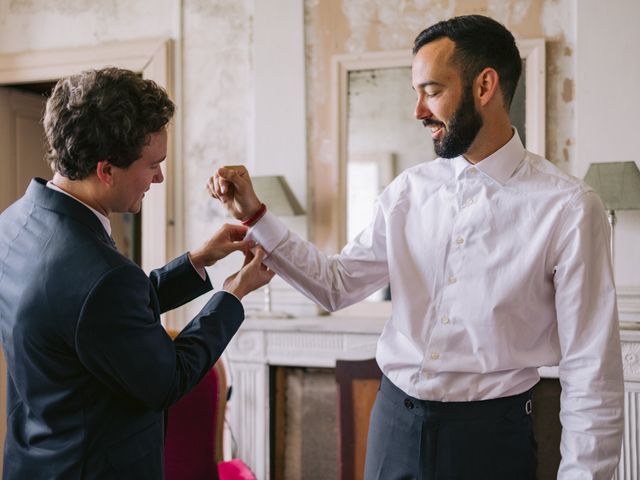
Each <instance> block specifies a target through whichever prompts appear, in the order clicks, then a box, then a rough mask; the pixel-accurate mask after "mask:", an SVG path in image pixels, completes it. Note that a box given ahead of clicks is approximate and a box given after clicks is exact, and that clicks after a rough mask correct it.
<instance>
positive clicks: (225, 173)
mask: <svg viewBox="0 0 640 480" xmlns="http://www.w3.org/2000/svg"><path fill="white" fill-rule="evenodd" d="M214 177H215V178H216V182H214V183H217V185H214V186H215V187H216V192H218V191H219V192H220V194H221V195H225V194H227V193H228V191H229V188H230V187H231V186H234V187H235V188H237V189H238V190H239V191H240V192H243V191H244V188H245V186H246V185H247V184H248V183H249V182H250V180H249V172H247V169H246V168H245V167H244V166H243V165H231V166H228V167H220V168H219V169H218V171H217V172H216V175H214Z"/></svg>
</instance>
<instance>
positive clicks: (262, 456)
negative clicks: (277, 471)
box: [228, 362, 270, 479]
mask: <svg viewBox="0 0 640 480" xmlns="http://www.w3.org/2000/svg"><path fill="white" fill-rule="evenodd" d="M232 367H233V368H232V373H233V395H232V397H231V399H230V401H229V404H228V405H229V409H230V424H231V431H232V432H233V435H234V436H235V438H236V440H237V442H238V452H237V456H238V457H239V458H242V459H243V460H244V461H245V462H246V463H247V465H250V466H251V468H252V470H253V471H254V472H255V474H256V476H257V478H264V479H267V478H269V417H270V415H269V374H268V371H269V369H268V365H267V364H265V363H248V362H234V363H233V365H232Z"/></svg>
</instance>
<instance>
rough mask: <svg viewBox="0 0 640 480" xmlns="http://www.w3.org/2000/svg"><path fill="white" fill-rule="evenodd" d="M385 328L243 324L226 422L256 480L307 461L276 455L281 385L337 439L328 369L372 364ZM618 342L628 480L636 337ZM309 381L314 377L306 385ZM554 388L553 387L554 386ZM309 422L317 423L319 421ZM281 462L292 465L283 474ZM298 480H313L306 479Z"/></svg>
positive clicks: (636, 462)
mask: <svg viewBox="0 0 640 480" xmlns="http://www.w3.org/2000/svg"><path fill="white" fill-rule="evenodd" d="M384 321H385V319H384V318H380V317H371V318H363V317H351V316H338V315H330V316H321V317H306V318H295V319H269V320H266V319H247V320H246V321H245V322H244V324H243V326H242V327H241V330H240V331H239V332H238V334H237V335H236V337H235V338H234V340H233V342H232V343H231V344H230V345H229V348H228V349H227V356H228V359H229V363H230V366H231V368H232V373H233V391H234V395H233V397H232V398H231V401H230V403H229V407H230V412H229V414H230V417H229V419H230V425H231V428H232V430H233V432H234V435H235V438H236V440H237V442H238V447H239V452H238V456H239V457H240V458H242V459H243V460H244V461H245V462H247V463H248V464H249V465H250V466H251V468H252V469H253V470H254V472H255V473H256V475H257V477H258V478H259V479H265V480H268V479H272V478H273V479H275V478H277V479H280V478H286V477H284V476H281V475H284V474H285V473H287V472H299V471H300V470H297V469H299V468H303V467H301V466H300V465H298V464H296V462H306V461H307V460H306V459H307V458H308V456H305V455H307V453H306V452H305V444H304V442H305V441H312V440H307V439H306V438H305V439H302V440H300V441H302V442H303V443H302V445H297V446H294V447H291V448H293V449H298V450H297V451H298V454H297V457H296V455H290V454H289V452H287V451H286V450H285V451H281V450H278V448H279V445H280V446H281V445H285V446H286V442H287V439H286V428H287V426H286V425H283V424H282V418H283V417H282V416H280V417H278V415H277V411H276V410H277V409H278V408H282V402H280V403H278V401H277V396H278V389H280V394H281V395H282V391H283V390H282V388H283V387H282V386H283V385H285V386H286V385H289V387H288V388H290V389H292V390H291V392H293V391H295V390H296V389H297V390H299V392H298V393H297V394H296V395H297V396H296V395H294V394H290V398H289V401H290V403H291V405H290V407H291V408H293V410H292V412H290V413H289V416H290V417H291V416H295V415H300V416H301V417H304V416H305V415H308V413H309V412H308V411H305V408H308V404H305V403H304V402H305V400H304V399H305V398H307V397H306V396H305V395H307V396H308V395H309V393H310V392H314V393H318V392H322V393H321V394H320V393H318V395H319V396H321V397H322V398H323V399H324V400H321V406H318V407H314V408H318V409H320V410H319V411H322V412H324V413H322V415H324V416H326V420H327V422H326V423H327V424H328V423H329V422H332V425H333V426H331V427H330V428H327V429H325V431H323V434H322V435H323V438H330V437H331V436H332V435H334V434H335V430H333V433H332V431H330V429H331V428H335V418H334V419H333V420H330V417H331V416H335V403H333V404H330V402H335V398H336V396H335V390H332V389H335V381H334V380H333V378H334V377H333V370H332V369H333V368H334V367H335V363H336V360H337V359H353V360H356V359H367V358H372V357H374V355H375V346H376V342H377V339H378V337H379V335H380V332H381V331H382V326H383V324H384ZM621 337H622V356H623V365H624V373H625V390H626V393H625V412H624V413H625V436H624V443H623V448H622V457H621V460H620V466H619V468H618V472H617V475H616V480H623V479H624V480H634V479H635V477H634V475H635V473H636V472H638V471H640V458H639V450H640V435H639V432H638V426H637V425H636V421H635V419H637V418H639V417H640V395H639V393H640V331H632V330H622V331H621ZM279 367H287V368H284V369H281V368H279ZM278 372H280V373H278ZM540 373H541V376H542V377H543V378H550V379H553V378H557V369H556V368H543V369H540ZM307 374H310V375H317V376H316V377H313V376H312V377H310V379H305V378H304V377H305V375H307ZM278 376H280V380H278ZM314 378H315V379H314ZM278 382H280V383H278ZM316 382H317V385H315V386H310V387H309V388H310V390H309V389H308V390H307V392H305V391H304V385H305V383H316ZM332 383H333V385H332ZM555 385H556V386H557V382H556V383H555ZM554 388H556V387H554V386H553V385H551V386H550V389H551V390H550V391H551V392H553V389H554ZM314 389H317V391H316V390H314ZM284 391H285V392H286V390H284ZM550 395H556V394H553V393H551V394H550ZM294 397H295V398H294ZM285 399H286V397H285ZM548 401H549V402H551V403H553V402H554V401H555V400H554V399H553V396H551V397H550V398H549V399H548ZM285 405H286V400H285ZM549 408H553V407H552V406H550V407H549ZM274 409H276V410H274ZM272 410H273V411H272ZM296 410H297V411H296ZM332 410H333V412H332ZM279 418H280V420H278V419H279ZM290 420H291V418H290ZM314 420H316V421H317V420H322V418H320V415H318V418H317V419H314ZM534 421H535V419H534ZM312 425H317V423H315V424H312ZM326 426H327V425H324V426H323V427H322V428H325V427H326ZM289 428H290V429H293V430H294V432H295V429H296V428H297V429H298V430H299V431H302V430H303V429H304V430H305V432H304V433H306V429H307V427H305V426H304V425H302V426H297V427H296V426H291V424H290V425H289ZM309 428H313V427H309ZM283 432H284V434H283ZM283 435H284V436H283ZM295 438H296V437H295V436H294V437H291V438H290V439H289V441H290V442H293V441H298V440H294V439H295ZM335 438H336V437H335V436H334V437H333V439H334V440H333V443H332V445H333V446H334V448H335V443H336V442H335ZM324 441H325V440H323V442H324ZM278 442H280V443H278ZM283 442H284V443H283ZM291 445H292V444H291ZM314 448H315V449H316V451H318V450H322V451H323V455H326V458H327V459H328V458H329V455H331V453H330V451H329V449H328V448H325V447H314ZM285 453H286V455H285ZM288 457H291V458H288ZM327 461H329V460H327ZM286 462H290V464H289V465H288V466H287V464H286ZM334 465H335V464H334ZM328 468H330V467H328ZM287 469H288V470H287ZM289 478H296V477H289ZM297 478H305V479H307V478H316V477H313V476H311V474H310V476H307V475H306V474H305V475H302V476H300V477H297ZM317 478H336V476H335V475H329V476H324V477H317Z"/></svg>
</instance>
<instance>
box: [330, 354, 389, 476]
mask: <svg viewBox="0 0 640 480" xmlns="http://www.w3.org/2000/svg"><path fill="white" fill-rule="evenodd" d="M381 378H382V372H381V371H380V368H379V367H378V364H377V363H376V361H375V359H373V358H372V359H368V360H338V361H337V362H336V382H337V383H338V478H339V479H340V480H356V479H358V480H359V479H362V478H363V477H364V459H365V454H366V450H367V434H368V432H369V415H370V413H371V409H372V408H373V402H374V401H375V399H376V393H377V392H378V388H379V386H380V379H381Z"/></svg>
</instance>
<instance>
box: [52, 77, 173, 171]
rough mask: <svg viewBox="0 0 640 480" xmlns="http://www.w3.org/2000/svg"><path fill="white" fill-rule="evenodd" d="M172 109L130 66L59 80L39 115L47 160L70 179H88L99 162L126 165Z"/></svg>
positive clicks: (137, 155)
mask: <svg viewBox="0 0 640 480" xmlns="http://www.w3.org/2000/svg"><path fill="white" fill-rule="evenodd" d="M174 110H175V106H174V104H173V102H172V101H171V100H170V99H169V96H168V95H167V92H166V91H165V90H164V89H162V88H161V87H159V86H158V85H157V84H156V83H155V82H154V81H152V80H146V79H143V78H141V77H140V76H139V75H137V74H136V73H135V72H132V71H130V70H124V69H120V68H114V67H109V68H104V69H101V70H88V71H85V72H82V73H80V74H77V75H72V76H70V77H67V78H63V79H61V80H60V81H58V83H57V84H56V86H55V87H54V89H53V93H52V94H51V96H50V97H49V99H48V100H47V106H46V109H45V114H44V121H43V123H44V129H45V134H46V137H47V142H48V151H47V161H48V162H49V164H50V165H51V168H52V169H53V170H54V171H55V172H58V173H60V174H61V175H63V176H65V177H67V178H69V179H70V180H82V179H84V178H87V177H88V176H90V175H91V174H92V173H93V172H95V169H96V166H97V164H98V161H102V160H107V161H109V162H110V163H111V164H113V165H115V166H117V167H120V168H127V167H128V166H129V165H131V164H132V163H133V162H134V161H135V160H136V159H138V158H140V155H141V153H142V149H143V147H144V146H145V145H146V144H148V142H149V135H150V134H152V133H156V132H159V131H161V130H162V129H163V128H164V127H165V126H166V125H167V124H168V123H169V121H170V120H171V117H172V116H173V113H174Z"/></svg>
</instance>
